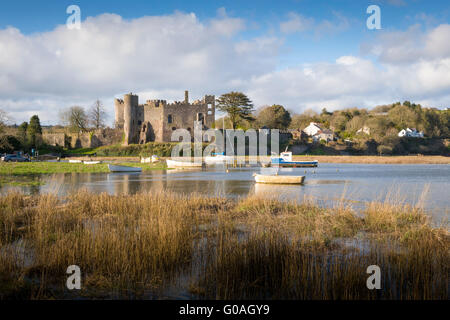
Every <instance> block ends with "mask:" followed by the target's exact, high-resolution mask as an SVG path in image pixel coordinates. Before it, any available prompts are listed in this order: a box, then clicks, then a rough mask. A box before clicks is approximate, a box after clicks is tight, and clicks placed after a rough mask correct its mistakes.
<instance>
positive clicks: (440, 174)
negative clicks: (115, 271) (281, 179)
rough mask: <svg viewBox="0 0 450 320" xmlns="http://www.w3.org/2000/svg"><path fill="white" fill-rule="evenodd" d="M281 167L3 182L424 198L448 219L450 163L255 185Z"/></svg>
mask: <svg viewBox="0 0 450 320" xmlns="http://www.w3.org/2000/svg"><path fill="white" fill-rule="evenodd" d="M276 171H277V169H275V168H255V167H252V168H229V172H227V171H226V170H225V168H224V167H222V166H215V167H212V168H208V169H206V170H194V171H193V170H189V171H183V170H169V171H151V172H145V173H107V174H99V173H85V174H77V173H67V174H54V175H42V176H40V177H39V180H40V181H41V182H42V183H43V185H33V186H24V187H10V186H2V187H0V191H1V192H2V193H5V192H8V191H9V190H11V189H20V190H22V191H23V192H25V193H29V194H38V193H54V194H59V195H66V194H69V193H71V192H74V191H76V190H79V189H80V188H84V189H87V190H88V191H92V192H96V193H101V192H107V193H110V194H122V193H124V194H134V193H138V192H161V191H172V192H175V193H184V194H189V193H199V194H204V195H208V196H214V195H221V196H227V197H234V198H235V197H244V196H247V195H253V194H256V195H258V196H271V197H278V198H280V199H286V200H295V201H303V199H304V198H305V197H308V198H314V199H315V200H316V201H318V202H321V203H325V204H330V203H332V202H335V201H336V200H345V201H347V202H348V203H353V204H356V205H357V206H358V205H359V206H362V205H363V204H364V202H365V201H374V200H377V201H384V200H385V199H391V200H396V201H399V200H401V201H404V202H407V203H411V204H416V203H417V202H418V201H419V200H420V199H421V196H422V193H423V190H424V189H425V188H426V187H427V186H428V187H429V192H428V194H427V196H426V197H425V198H424V199H423V200H422V201H423V203H422V204H423V206H424V207H425V208H426V209H431V210H433V211H436V212H440V213H438V216H439V218H443V217H445V218H448V212H449V207H450V197H449V191H448V190H449V189H450V166H449V165H356V164H321V165H320V166H319V167H318V168H285V169H280V170H279V174H283V175H305V176H306V180H305V184H304V185H260V184H255V183H254V179H253V176H252V175H253V173H254V172H261V173H264V174H269V173H275V172H276Z"/></svg>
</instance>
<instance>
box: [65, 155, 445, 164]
mask: <svg viewBox="0 0 450 320" xmlns="http://www.w3.org/2000/svg"><path fill="white" fill-rule="evenodd" d="M292 157H293V160H294V161H301V160H304V161H308V160H319V164H320V163H363V164H364V163H367V164H450V157H445V156H417V155H414V156H357V155H351V156H335V155H294V156H292ZM246 158H248V156H246ZM64 159H68V158H64ZM70 159H76V160H89V159H95V160H100V161H123V162H139V161H140V157H92V158H89V157H70ZM160 159H161V160H166V159H168V157H161V158H160ZM247 160H248V159H247Z"/></svg>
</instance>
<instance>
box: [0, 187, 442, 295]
mask: <svg viewBox="0 0 450 320" xmlns="http://www.w3.org/2000/svg"><path fill="white" fill-rule="evenodd" d="M449 244H450V238H449V234H448V231H447V229H445V228H433V227H432V226H431V225H430V221H429V218H428V216H427V215H425V213H424V212H422V211H421V210H420V209H418V208H411V207H408V206H392V205H388V204H383V203H370V204H368V205H367V207H366V208H365V210H363V212H360V214H357V213H356V212H354V211H352V210H350V209H348V208H345V207H343V206H336V207H335V208H331V209H324V208H320V207H318V206H317V205H316V204H314V203H312V202H308V201H305V202H304V203H303V204H300V205H299V204H294V203H282V202H278V201H274V200H262V199H259V198H247V199H242V200H238V201H234V200H226V199H222V198H206V197H200V196H189V197H187V196H181V195H174V194H168V193H161V194H137V195H119V196H111V195H107V194H101V195H96V194H91V193H88V192H79V193H76V194H73V195H71V196H69V197H67V198H62V199H60V198H57V197H55V196H53V195H40V196H26V195H23V194H19V193H10V194H8V195H6V196H3V197H0V298H3V299H8V298H21V299H30V298H42V299H49V298H77V297H80V296H81V297H85V298H155V297H166V296H167V295H168V294H169V292H172V297H175V298H176V297H177V296H176V295H177V293H179V294H180V295H181V294H183V296H186V295H188V296H190V297H192V298H201V299H259V298H261V299H274V298H279V299H448V280H449V279H448V275H449V265H448V260H449V258H450V257H449ZM72 264H76V265H78V266H80V268H81V271H82V289H81V290H80V291H76V292H74V291H72V292H69V291H68V290H66V289H65V282H66V279H67V275H66V273H65V272H66V269H67V267H68V266H69V265H72ZM374 264H375V265H378V266H379V267H380V268H381V271H382V274H381V278H382V280H381V284H382V288H381V290H368V289H367V287H366V280H367V277H368V276H369V275H368V274H367V273H366V268H367V267H368V266H369V265H374ZM173 292H176V293H173ZM173 295H175V296H173Z"/></svg>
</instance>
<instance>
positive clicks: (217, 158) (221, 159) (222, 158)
mask: <svg viewBox="0 0 450 320" xmlns="http://www.w3.org/2000/svg"><path fill="white" fill-rule="evenodd" d="M233 160H234V156H226V155H225V154H224V153H223V152H222V153H216V154H214V153H213V154H212V155H211V156H208V157H205V163H206V164H208V165H209V164H217V163H225V162H228V163H232V162H233Z"/></svg>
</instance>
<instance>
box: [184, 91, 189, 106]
mask: <svg viewBox="0 0 450 320" xmlns="http://www.w3.org/2000/svg"><path fill="white" fill-rule="evenodd" d="M184 103H186V104H188V103H189V91H187V90H186V91H184Z"/></svg>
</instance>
